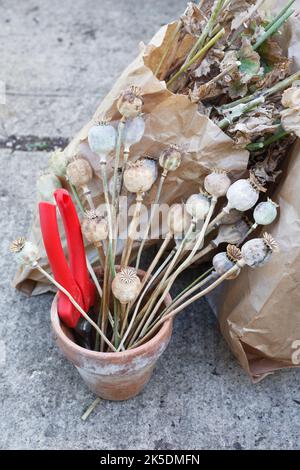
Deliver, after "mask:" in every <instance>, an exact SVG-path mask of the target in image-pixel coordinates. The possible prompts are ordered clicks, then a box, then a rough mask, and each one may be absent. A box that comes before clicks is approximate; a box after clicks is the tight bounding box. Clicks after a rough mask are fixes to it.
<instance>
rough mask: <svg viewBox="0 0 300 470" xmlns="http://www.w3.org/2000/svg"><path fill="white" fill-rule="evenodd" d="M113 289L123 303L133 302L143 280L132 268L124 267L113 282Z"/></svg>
mask: <svg viewBox="0 0 300 470" xmlns="http://www.w3.org/2000/svg"><path fill="white" fill-rule="evenodd" d="M111 287H112V291H113V294H114V296H115V297H116V299H118V300H119V302H120V303H121V304H128V303H130V302H133V301H134V300H135V299H136V298H137V296H138V294H139V292H140V289H141V281H140V279H139V277H138V276H137V274H136V270H135V269H132V268H123V269H121V271H120V272H119V273H117V274H116V276H115V278H114V280H113V282H112V285H111Z"/></svg>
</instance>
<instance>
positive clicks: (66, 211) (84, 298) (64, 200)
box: [39, 189, 95, 331]
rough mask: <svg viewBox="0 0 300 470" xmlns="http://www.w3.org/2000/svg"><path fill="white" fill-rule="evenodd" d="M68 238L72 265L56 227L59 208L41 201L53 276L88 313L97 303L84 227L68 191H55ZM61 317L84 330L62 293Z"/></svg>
mask: <svg viewBox="0 0 300 470" xmlns="http://www.w3.org/2000/svg"><path fill="white" fill-rule="evenodd" d="M54 197H55V200H56V204H57V207H58V209H59V212H60V215H61V218H62V221H63V225H64V230H65V234H66V239H67V246H68V254H69V263H68V262H67V260H66V257H65V254H64V250H63V247H62V244H61V239H60V235H59V230H58V224H57V214H56V206H55V205H54V204H51V203H49V202H40V204H39V212H40V223H41V231H42V236H43V240H44V246H45V249H46V253H47V256H48V260H49V263H50V267H51V270H52V273H53V276H54V278H55V280H56V281H57V282H59V284H61V285H62V286H63V287H64V288H65V289H66V290H67V291H68V292H69V293H70V294H71V295H72V297H73V298H74V299H75V300H76V302H77V303H78V304H79V305H80V307H82V309H83V310H84V311H85V312H87V313H88V311H89V310H90V308H91V307H92V306H93V305H94V301H95V286H94V284H93V283H92V281H91V280H90V277H89V273H88V270H87V263H86V257H85V250H84V244H83V239H82V233H81V226H80V222H79V219H78V216H77V212H76V208H75V206H74V204H73V201H72V199H71V196H70V194H69V193H68V191H66V190H65V189H57V190H56V191H55V192H54ZM58 314H59V317H60V318H61V320H62V321H63V322H64V323H65V324H66V325H67V326H68V327H69V328H72V329H75V330H78V331H82V330H83V329H84V328H83V327H82V322H83V321H85V322H86V320H84V318H83V317H82V315H81V314H80V312H79V311H78V310H77V309H76V307H74V305H73V304H72V303H71V302H70V300H69V299H68V297H67V296H66V295H65V294H64V293H63V292H59V293H58Z"/></svg>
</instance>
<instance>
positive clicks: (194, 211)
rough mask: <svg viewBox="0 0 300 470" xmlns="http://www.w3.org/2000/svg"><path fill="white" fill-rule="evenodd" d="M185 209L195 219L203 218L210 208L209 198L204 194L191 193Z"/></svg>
mask: <svg viewBox="0 0 300 470" xmlns="http://www.w3.org/2000/svg"><path fill="white" fill-rule="evenodd" d="M185 208H186V211H187V213H188V214H190V216H192V217H193V219H195V220H204V219H205V217H206V216H207V214H208V211H209V208H210V199H209V198H208V197H207V196H205V195H204V194H193V195H192V196H190V197H189V198H188V200H187V202H186V205H185Z"/></svg>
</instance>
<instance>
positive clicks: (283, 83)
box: [220, 70, 300, 112]
mask: <svg viewBox="0 0 300 470" xmlns="http://www.w3.org/2000/svg"><path fill="white" fill-rule="evenodd" d="M299 78H300V70H299V71H298V72H296V73H294V74H293V75H291V76H290V77H287V78H285V79H284V80H282V81H281V82H278V83H276V85H274V86H272V87H271V88H267V89H266V90H263V91H257V92H256V93H253V94H252V95H248V96H245V97H244V98H241V99H239V100H236V101H232V102H231V103H228V104H225V105H223V106H221V107H220V112H223V111H227V110H231V109H232V108H235V107H236V106H238V105H240V104H245V103H249V102H250V101H252V100H254V99H256V98H258V97H259V96H272V95H274V94H275V93H278V92H280V91H284V90H285V89H286V88H288V87H289V86H290V85H292V84H293V82H294V81H295V80H298V79H299Z"/></svg>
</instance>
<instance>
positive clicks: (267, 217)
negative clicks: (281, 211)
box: [253, 198, 279, 225]
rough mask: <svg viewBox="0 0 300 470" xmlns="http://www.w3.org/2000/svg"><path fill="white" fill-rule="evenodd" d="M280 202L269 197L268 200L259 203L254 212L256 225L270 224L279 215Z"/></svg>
mask: <svg viewBox="0 0 300 470" xmlns="http://www.w3.org/2000/svg"><path fill="white" fill-rule="evenodd" d="M278 207H279V206H278V204H276V203H275V202H273V201H272V199H270V198H268V199H267V201H264V202H261V203H260V204H258V205H257V206H256V207H255V209H254V212H253V218H254V221H255V224H256V225H270V224H271V223H272V222H274V220H275V219H276V217H277V208H278Z"/></svg>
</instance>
